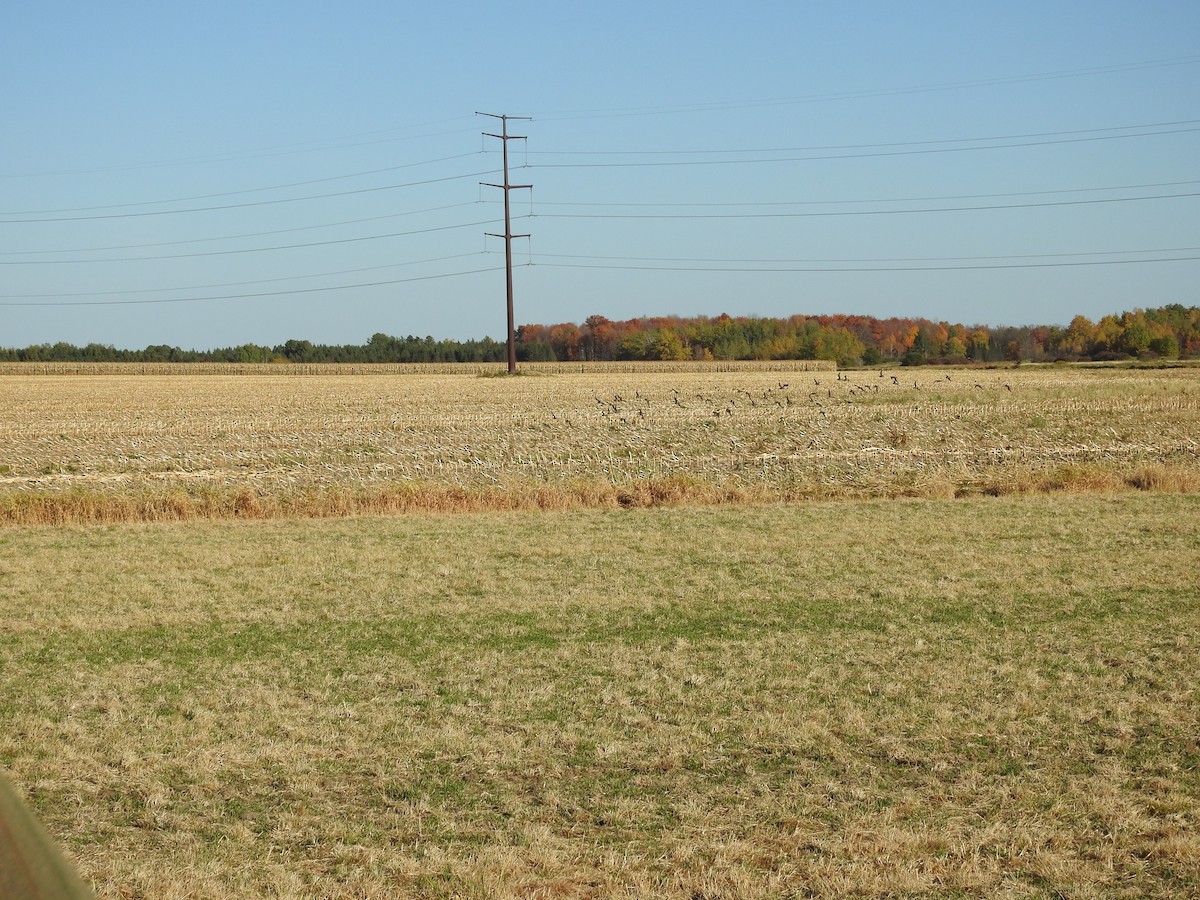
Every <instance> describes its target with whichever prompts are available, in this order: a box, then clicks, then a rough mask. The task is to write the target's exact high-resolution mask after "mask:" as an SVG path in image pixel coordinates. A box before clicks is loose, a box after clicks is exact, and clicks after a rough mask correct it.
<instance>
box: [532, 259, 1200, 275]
mask: <svg viewBox="0 0 1200 900" xmlns="http://www.w3.org/2000/svg"><path fill="white" fill-rule="evenodd" d="M1195 260H1200V256H1172V257H1163V258H1159V259H1103V260H1081V261H1075V262H1033V263H996V264H981V265H968V266H854V267H837V266H821V267H804V268H771V269H762V268H750V267H745V266H686V267H685V266H601V265H585V264H572V263H535V265H540V266H542V267H543V268H554V269H613V270H617V271H638V272H755V273H759V274H770V273H772V272H781V273H786V272H814V273H815V272H966V271H972V270H976V269H1052V268H1065V267H1074V266H1126V265H1138V264H1143V263H1165V262H1191V261H1195Z"/></svg>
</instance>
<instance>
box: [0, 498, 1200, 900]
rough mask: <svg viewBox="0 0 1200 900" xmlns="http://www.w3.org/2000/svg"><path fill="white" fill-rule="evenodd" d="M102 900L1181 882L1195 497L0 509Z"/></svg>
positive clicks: (741, 893)
mask: <svg viewBox="0 0 1200 900" xmlns="http://www.w3.org/2000/svg"><path fill="white" fill-rule="evenodd" d="M0 551H2V552H0V579H2V580H0V585H2V587H0V673H3V679H4V687H5V690H4V692H3V695H2V698H3V699H2V701H0V766H4V767H5V768H6V769H7V770H8V771H9V772H10V773H11V775H12V778H13V781H14V782H15V783H16V784H17V785H18V787H19V788H20V789H21V791H22V793H23V794H24V795H25V796H26V797H27V798H28V799H29V800H30V802H31V804H32V806H33V807H34V808H35V809H36V811H37V812H38V814H39V815H40V816H41V817H42V819H43V821H44V822H45V823H46V825H47V827H48V829H49V830H50V831H51V832H52V833H53V834H54V836H55V837H56V838H57V839H58V840H59V841H60V842H61V843H62V844H63V845H64V847H65V848H66V849H67V850H68V852H69V853H70V854H71V855H72V856H73V858H74V859H75V860H76V862H77V863H78V865H79V867H80V869H81V870H82V871H83V872H84V874H85V876H86V877H87V879H88V880H90V881H91V882H92V883H93V884H94V886H95V887H96V888H97V890H98V892H99V893H100V895H101V896H103V897H114V898H115V897H156V898H157V897H184V896H188V897H194V898H226V897H260V896H261V897H270V896H274V897H346V898H350V897H357V898H382V897H422V898H450V897H479V898H482V897H500V898H508V897H530V896H556V897H647V896H655V897H665V898H694V897H697V896H701V895H704V896H722V897H739V898H758V897H779V896H829V897H840V896H898V895H904V894H909V895H925V896H988V897H1041V896H1071V897H1084V896H1086V897H1099V898H1106V897H1113V898H1115V897H1127V896H1138V897H1164V898H1165V897H1184V896H1195V895H1197V893H1198V892H1200V837H1198V835H1200V766H1198V765H1197V761H1198V759H1200V745H1198V744H1197V734H1200V703H1198V702H1197V701H1198V699H1200V698H1198V697H1197V693H1196V691H1197V689H1196V685H1198V684H1200V652H1198V651H1200V647H1198V646H1197V635H1198V634H1200V609H1198V608H1197V605H1196V603H1195V572H1196V571H1197V570H1198V569H1200V498H1197V497H1195V496H1186V495H1173V494H1149V493H1139V494H1125V495H1120V496H1096V495H1061V496H1057V497H1053V498H1049V497H1025V498H999V499H995V498H976V499H972V500H963V501H956V502H929V501H905V502H877V503H861V504H859V503H837V504H808V505H804V506H773V507H724V508H714V509H709V510H705V511H703V513H702V514H701V513H698V512H697V511H696V510H691V509H675V510H668V509H655V510H633V511H629V510H614V511H607V512H606V511H590V512H578V511H576V512H568V513H557V512H550V513H547V514H545V515H540V516H514V515H497V514H486V515H457V516H415V517H392V518H378V519H365V518H364V519H353V520H332V521H322V522H314V521H308V522H301V521H288V522H274V523H262V522H260V523H254V524H249V523H191V524H182V525H173V526H146V525H130V526H121V527H105V528H54V529H49V528H37V529H9V530H6V531H4V532H0Z"/></svg>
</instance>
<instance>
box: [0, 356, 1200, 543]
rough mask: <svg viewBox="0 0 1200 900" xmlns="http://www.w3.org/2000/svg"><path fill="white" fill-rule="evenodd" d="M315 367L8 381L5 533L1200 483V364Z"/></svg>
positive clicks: (2, 422) (1, 465)
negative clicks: (481, 373) (509, 370)
mask: <svg viewBox="0 0 1200 900" xmlns="http://www.w3.org/2000/svg"><path fill="white" fill-rule="evenodd" d="M277 368H278V367H276V368H274V369H273V368H271V367H260V368H259V369H257V370H255V371H257V372H260V373H274V372H275V371H277ZM308 368H312V369H313V372H311V373H308ZM308 368H302V369H301V370H300V372H301V374H291V375H280V374H258V375H253V376H252V375H247V374H223V372H224V371H225V370H222V369H221V368H220V367H210V368H203V369H198V370H197V373H196V374H175V375H168V374H161V373H159V372H158V370H156V369H152V370H151V371H152V372H153V373H154V374H145V375H138V374H114V372H122V371H133V370H120V369H117V370H113V369H109V370H106V371H105V372H104V373H101V374H94V375H57V376H33V375H28V374H11V372H13V371H26V372H27V371H29V370H20V369H15V370H6V372H7V374H0V402H2V403H3V409H4V415H3V416H2V417H0V522H8V523H14V524H38V523H46V524H65V523H70V522H120V521H164V520H165V521H171V520H186V519H193V518H213V517H216V518H234V517H240V518H287V517H304V516H312V517H331V516H346V515H364V514H365V515H376V514H391V513H402V512H412V511H419V510H429V511H469V510H475V511H480V510H530V509H570V508H579V507H605V506H660V505H672V504H718V503H736V502H745V501H753V502H763V501H777V500H783V501H795V500H811V499H870V498H890V497H926V498H939V497H954V496H971V495H978V494H987V495H992V496H999V495H1005V494H1015V493H1039V492H1057V491H1067V492H1072V491H1115V490H1128V489H1138V490H1151V491H1195V490H1197V489H1198V488H1200V444H1197V440H1196V437H1195V436H1196V434H1197V433H1200V427H1198V426H1200V368H1177V369H1163V370H1127V369H1125V370H1121V369H1101V368H1091V369H1085V368H1062V367H1059V368H1054V369H1050V368H1034V367H1024V368H1021V369H1003V370H983V369H974V370H972V369H953V370H943V369H891V370H886V371H884V370H881V371H875V370H870V371H855V372H849V373H839V372H834V371H786V370H783V369H781V367H780V366H778V365H775V366H765V367H763V368H755V367H753V366H731V367H729V370H728V371H713V370H705V369H701V368H696V367H694V366H678V367H675V368H670V367H668V368H665V369H661V368H655V369H639V370H636V371H615V370H592V369H588V370H587V371H584V372H576V371H572V370H571V368H570V367H564V366H558V367H553V368H550V369H547V370H546V371H544V372H540V371H539V370H538V369H537V368H536V367H530V371H531V372H532V373H534V374H535V375H536V374H541V375H542V377H526V378H480V377H477V376H472V375H469V374H463V373H461V372H460V373H458V374H446V373H444V372H435V373H433V374H419V373H410V374H397V373H396V372H394V371H391V370H379V371H377V372H375V373H374V374H363V373H362V372H361V370H360V369H361V367H360V368H356V369H350V370H346V371H347V374H331V372H332V371H336V370H331V369H329V368H328V367H308ZM626 368H629V367H626Z"/></svg>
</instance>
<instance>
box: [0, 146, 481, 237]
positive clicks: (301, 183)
mask: <svg viewBox="0 0 1200 900" xmlns="http://www.w3.org/2000/svg"><path fill="white" fill-rule="evenodd" d="M478 155H479V154H478V153H458V154H455V155H454V156H443V157H441V158H440V159H427V160H422V161H421V162H415V163H405V164H404V165H400V166H385V167H384V168H382V169H368V170H367V171H364V172H350V173H349V174H346V175H330V176H328V177H326V178H311V179H309V180H308V181H292V182H289V183H287V184H273V185H268V186H267V187H257V188H243V189H242V190H237V191H221V192H218V193H214V194H195V195H192V196H190V197H170V198H168V199H165V200H141V201H138V202H136V203H111V204H108V205H106V206H72V207H66V208H63V209H25V210H16V211H13V212H0V216H42V215H55V214H57V213H68V212H95V211H97V210H102V209H128V208H129V207H133V206H155V205H157V204H160V203H190V202H191V201H193V200H212V199H215V198H217V197H238V196H241V195H243V194H259V193H262V192H264V191H280V190H284V189H285V188H294V187H307V186H308V185H310V184H324V183H326V182H330V181H344V180H346V179H347V178H362V177H363V176H365V175H379V174H381V173H383V172H396V171H399V170H400V169H414V168H416V167H418V166H431V165H434V164H435V163H440V162H450V161H451V160H455V159H464V158H465V157H468V156H478ZM47 221H49V220H47Z"/></svg>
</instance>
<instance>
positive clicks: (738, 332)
mask: <svg viewBox="0 0 1200 900" xmlns="http://www.w3.org/2000/svg"><path fill="white" fill-rule="evenodd" d="M516 337H517V357H518V359H520V360H521V361H524V362H552V361H559V362H567V361H580V362H584V361H588V360H604V361H608V360H672V359H699V360H705V359H713V360H737V359H759V360H771V359H827V360H834V361H836V362H837V363H838V364H839V365H841V366H859V365H867V366H875V365H882V364H885V363H896V362H899V363H902V364H904V365H925V364H931V363H967V362H1000V361H1005V360H1007V361H1011V362H1022V361H1030V362H1046V361H1053V360H1067V361H1079V360H1117V359H1135V358H1141V359H1146V358H1162V359H1176V358H1180V357H1183V358H1188V357H1197V356H1200V307H1196V306H1190V307H1185V306H1182V305H1180V304H1172V305H1169V306H1163V307H1158V308H1156V309H1135V310H1132V311H1129V312H1124V313H1121V314H1119V315H1108V316H1104V317H1103V318H1101V319H1100V320H1099V321H1098V322H1093V321H1091V320H1090V319H1088V318H1087V317H1085V316H1076V317H1075V318H1074V319H1072V320H1071V322H1070V324H1069V325H1067V326H1065V327H1063V326H1058V325H1026V326H1019V327H1013V326H1008V327H988V326H984V325H971V326H966V325H962V324H951V323H949V322H932V321H930V320H928V319H912V318H889V319H878V318H875V317H873V316H854V315H834V316H803V315H796V316H788V317H786V318H766V317H757V316H739V317H733V316H729V315H724V314H723V315H719V316H715V317H710V316H693V317H690V318H688V317H680V316H658V317H643V318H636V319H626V320H624V321H613V320H610V319H607V318H605V317H604V316H600V315H594V316H590V317H588V319H586V320H585V321H584V322H583V323H582V324H576V323H572V322H565V323H561V324H558V325H536V324H531V325H522V326H521V327H520V328H519V329H518V330H517V336H516ZM505 359H507V349H506V345H505V344H504V343H503V342H501V341H495V340H492V339H491V338H487V337H485V338H483V339H481V340H468V341H454V340H435V339H434V338H432V337H416V336H413V335H409V336H407V337H393V336H391V335H387V334H383V333H377V334H375V335H373V336H372V337H371V339H370V340H369V341H367V343H365V344H361V345H360V344H314V343H312V342H311V341H307V340H289V341H287V342H285V343H283V344H279V345H278V346H274V347H267V346H263V345H259V344H242V345H240V346H237V347H226V348H218V349H215V350H182V349H180V348H178V347H171V346H167V345H152V346H149V347H147V348H145V349H144V350H119V349H116V348H114V347H111V346H109V345H106V344H95V343H93V344H87V345H86V346H83V347H77V346H75V345H73V344H68V343H64V342H59V343H56V344H38V345H36V346H31V347H25V348H23V349H0V361H7V362H237V363H266V362H296V363H375V362H379V363H404V362H415V363H430V362H502V361H504V360H505Z"/></svg>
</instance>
